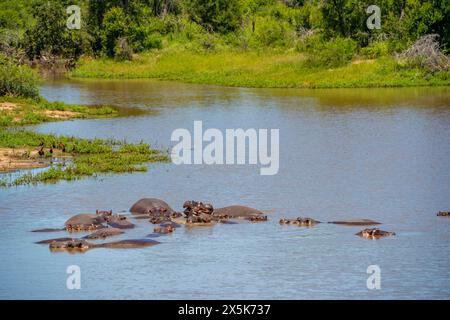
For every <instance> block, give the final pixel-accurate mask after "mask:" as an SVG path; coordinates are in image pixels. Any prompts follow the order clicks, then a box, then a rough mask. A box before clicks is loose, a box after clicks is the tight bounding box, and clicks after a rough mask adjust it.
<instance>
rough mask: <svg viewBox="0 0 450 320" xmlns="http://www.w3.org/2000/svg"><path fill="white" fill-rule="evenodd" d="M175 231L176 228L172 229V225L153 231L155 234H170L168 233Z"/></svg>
mask: <svg viewBox="0 0 450 320" xmlns="http://www.w3.org/2000/svg"><path fill="white" fill-rule="evenodd" d="M174 230H175V228H174V227H172V226H171V225H167V226H159V227H156V228H155V229H153V232H155V233H160V234H168V233H172V232H173V231H174Z"/></svg>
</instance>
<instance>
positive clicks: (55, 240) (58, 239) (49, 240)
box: [35, 238, 74, 244]
mask: <svg viewBox="0 0 450 320" xmlns="http://www.w3.org/2000/svg"><path fill="white" fill-rule="evenodd" d="M70 240H74V239H73V238H54V239H47V240H41V241H38V242H35V243H37V244H50V243H52V242H62V241H70Z"/></svg>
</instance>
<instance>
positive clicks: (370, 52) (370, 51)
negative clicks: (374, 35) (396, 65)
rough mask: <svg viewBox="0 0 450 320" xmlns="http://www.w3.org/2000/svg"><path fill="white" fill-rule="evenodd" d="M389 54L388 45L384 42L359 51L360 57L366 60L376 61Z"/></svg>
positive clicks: (372, 44)
mask: <svg viewBox="0 0 450 320" xmlns="http://www.w3.org/2000/svg"><path fill="white" fill-rule="evenodd" d="M388 54H389V45H388V43H386V42H373V43H371V44H370V45H368V46H367V47H365V48H362V49H361V55H363V56H364V57H366V58H368V59H376V58H379V57H382V56H386V55H388Z"/></svg>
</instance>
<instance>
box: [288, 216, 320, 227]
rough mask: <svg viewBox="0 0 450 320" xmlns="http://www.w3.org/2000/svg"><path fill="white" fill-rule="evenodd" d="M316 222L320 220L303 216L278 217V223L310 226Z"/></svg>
mask: <svg viewBox="0 0 450 320" xmlns="http://www.w3.org/2000/svg"><path fill="white" fill-rule="evenodd" d="M318 223H321V222H320V221H317V220H314V219H312V218H303V217H298V218H297V219H285V218H282V219H280V224H293V225H297V226H299V227H312V226H314V225H316V224H318Z"/></svg>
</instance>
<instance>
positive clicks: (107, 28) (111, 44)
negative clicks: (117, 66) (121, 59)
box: [101, 7, 128, 57]
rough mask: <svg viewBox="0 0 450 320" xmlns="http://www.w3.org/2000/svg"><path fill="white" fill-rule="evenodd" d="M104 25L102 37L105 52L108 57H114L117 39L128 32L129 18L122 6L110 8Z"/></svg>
mask: <svg viewBox="0 0 450 320" xmlns="http://www.w3.org/2000/svg"><path fill="white" fill-rule="evenodd" d="M102 25H103V28H102V33H101V39H102V46H103V50H104V53H105V54H106V55H107V56H108V57H114V56H115V55H116V45H117V41H118V40H119V38H122V37H125V36H126V35H127V34H128V20H127V17H126V16H125V12H124V10H123V9H122V8H120V7H114V8H111V9H110V10H108V12H106V14H105V17H104V19H103V24H102Z"/></svg>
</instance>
